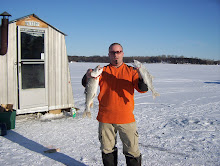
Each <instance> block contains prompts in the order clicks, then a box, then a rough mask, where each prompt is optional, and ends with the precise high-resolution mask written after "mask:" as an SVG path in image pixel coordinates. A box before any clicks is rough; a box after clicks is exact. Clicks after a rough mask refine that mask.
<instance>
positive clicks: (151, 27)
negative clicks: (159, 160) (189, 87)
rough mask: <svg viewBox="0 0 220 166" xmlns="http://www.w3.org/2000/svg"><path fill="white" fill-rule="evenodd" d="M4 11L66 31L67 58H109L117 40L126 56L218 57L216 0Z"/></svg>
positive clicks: (26, 5)
mask: <svg viewBox="0 0 220 166" xmlns="http://www.w3.org/2000/svg"><path fill="white" fill-rule="evenodd" d="M4 11H6V12H8V13H10V14H11V15H12V17H10V18H9V19H10V20H14V19H17V18H20V17H24V16H26V15H30V14H33V13H34V14H36V15H37V16H38V17H39V18H41V19H42V20H44V21H46V22H47V23H48V24H50V25H52V26H54V27H56V28H57V29H59V30H60V31H62V32H63V33H65V34H67V36H66V37H65V39H66V46H67V55H71V56H74V55H77V56H93V55H99V56H107V55H108V47H109V45H110V44H111V43H114V42H119V43H121V44H122V46H123V48H124V53H125V56H159V55H174V56H184V57H188V58H200V59H210V60H220V19H219V18H220V1H219V0H179V1H175V0H140V1H134V0H108V1H107V0H106V1H101V0H81V1H75V0H65V1H58V0H53V1H51V0H47V1H42V0H38V1H37V2H35V3H33V2H30V1H27V0H21V1H15V0H8V1H2V2H1V7H0V13H3V12H4Z"/></svg>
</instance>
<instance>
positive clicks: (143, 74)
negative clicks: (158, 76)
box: [133, 60, 160, 99]
mask: <svg viewBox="0 0 220 166" xmlns="http://www.w3.org/2000/svg"><path fill="white" fill-rule="evenodd" d="M133 65H134V67H136V68H138V69H139V72H140V75H141V77H142V79H143V81H144V83H145V84H146V85H147V86H148V89H150V91H151V92H152V96H153V99H155V98H156V97H157V96H160V94H159V93H158V92H156V90H155V89H154V86H153V78H154V77H153V76H152V75H151V74H150V73H149V71H148V70H147V69H146V67H145V66H144V65H143V64H142V63H141V62H139V61H137V60H134V63H133Z"/></svg>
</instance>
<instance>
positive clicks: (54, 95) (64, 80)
mask: <svg viewBox="0 0 220 166" xmlns="http://www.w3.org/2000/svg"><path fill="white" fill-rule="evenodd" d="M47 63H48V64H47V66H48V104H49V110H53V109H61V108H69V107H73V106H74V100H73V91H72V86H71V80H70V71H69V64H68V58H67V53H66V43H65V36H64V35H63V34H61V33H59V32H58V31H56V30H54V29H53V28H51V27H48V59H47Z"/></svg>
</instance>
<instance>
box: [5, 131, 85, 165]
mask: <svg viewBox="0 0 220 166" xmlns="http://www.w3.org/2000/svg"><path fill="white" fill-rule="evenodd" d="M4 137H5V138H6V139H8V140H10V141H12V142H14V143H17V144H19V145H20V146H23V147H25V148H27V149H29V150H31V151H34V152H37V153H39V154H41V155H44V156H46V157H48V158H50V159H53V160H55V161H58V162H60V163H63V164H65V165H74V166H85V164H83V163H81V162H79V161H77V160H75V159H73V158H71V157H69V156H67V155H65V154H63V153H60V152H56V153H44V151H45V150H47V148H46V147H44V146H43V145H40V144H39V143H37V142H34V141H32V140H30V139H28V138H26V137H24V136H22V135H20V134H18V133H16V132H14V131H12V130H10V131H8V134H7V135H6V136H4Z"/></svg>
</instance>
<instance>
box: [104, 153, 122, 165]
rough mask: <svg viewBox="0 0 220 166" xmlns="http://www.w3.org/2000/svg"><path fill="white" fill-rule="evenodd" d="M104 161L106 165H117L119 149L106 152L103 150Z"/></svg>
mask: <svg viewBox="0 0 220 166" xmlns="http://www.w3.org/2000/svg"><path fill="white" fill-rule="evenodd" d="M102 161H103V164H104V166H117V164H118V150H117V149H115V151H114V152H112V153H108V154H105V153H103V152H102Z"/></svg>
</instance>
